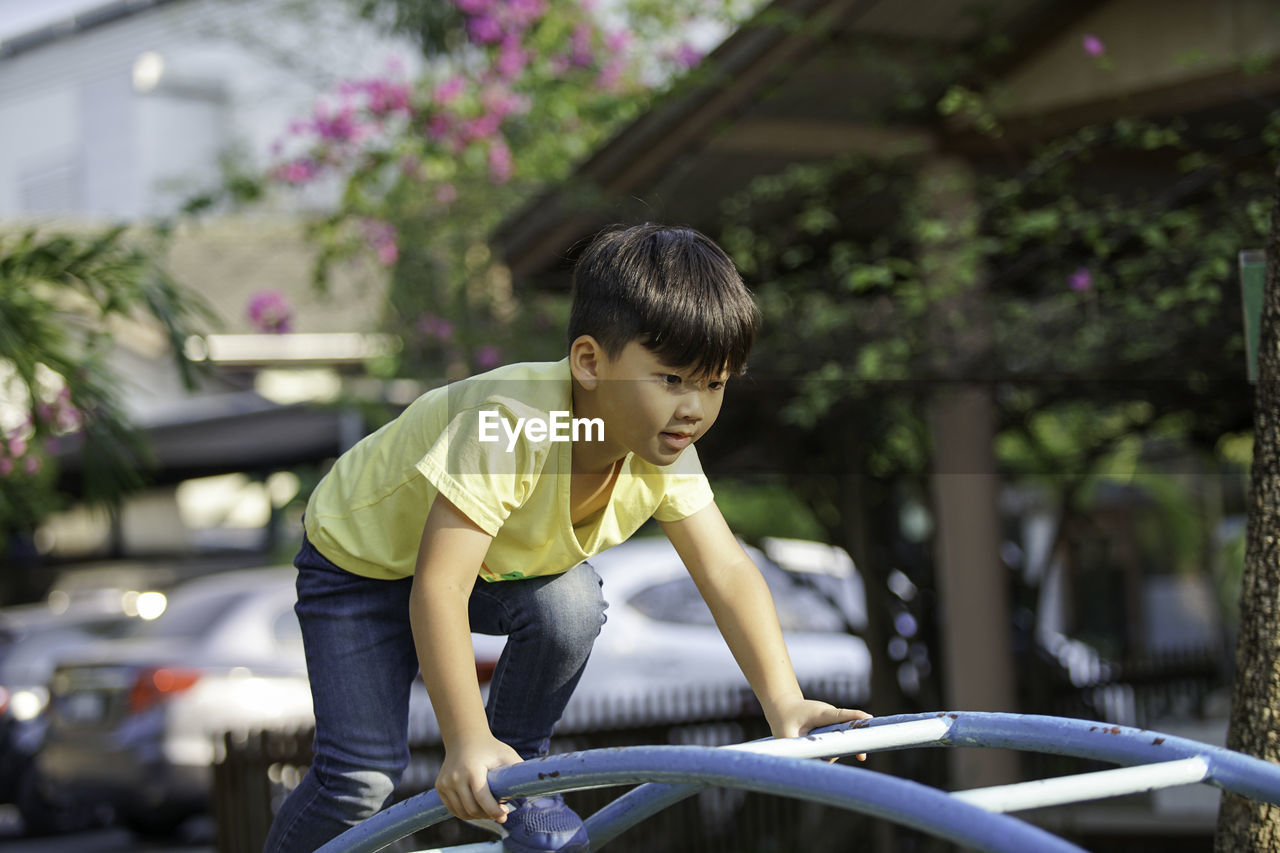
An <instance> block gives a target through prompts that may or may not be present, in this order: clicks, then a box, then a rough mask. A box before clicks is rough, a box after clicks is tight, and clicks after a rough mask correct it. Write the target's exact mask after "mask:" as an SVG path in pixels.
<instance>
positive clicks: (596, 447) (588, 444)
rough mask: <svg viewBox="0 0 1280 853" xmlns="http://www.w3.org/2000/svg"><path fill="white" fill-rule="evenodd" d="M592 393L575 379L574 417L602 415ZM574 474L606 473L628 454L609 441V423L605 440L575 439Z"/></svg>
mask: <svg viewBox="0 0 1280 853" xmlns="http://www.w3.org/2000/svg"><path fill="white" fill-rule="evenodd" d="M594 403H595V400H594V398H593V397H592V395H591V393H590V392H589V391H587V390H586V389H585V388H583V387H582V386H581V385H579V384H578V382H577V381H576V380H575V381H574V383H573V414H574V417H581V418H595V417H600V414H599V412H597V411H596V408H595V405H594ZM572 455H573V468H572V472H573V473H574V474H605V473H608V472H610V471H612V470H613V467H614V466H615V465H616V464H617V463H618V460H620V459H622V458H623V457H624V456H626V455H627V452H626V450H624V449H623V448H620V447H617V446H615V445H613V444H612V443H611V442H610V441H609V424H608V422H607V421H606V422H605V440H604V441H575V442H574V443H573V454H572Z"/></svg>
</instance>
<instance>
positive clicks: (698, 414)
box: [676, 391, 703, 423]
mask: <svg viewBox="0 0 1280 853" xmlns="http://www.w3.org/2000/svg"><path fill="white" fill-rule="evenodd" d="M702 409H703V406H702V392H700V391H690V392H689V393H688V394H685V395H683V396H682V397H681V399H680V405H679V406H677V407H676V418H677V419H678V420H682V421H691V422H693V423H697V422H698V421H700V420H702V417H703V411H702Z"/></svg>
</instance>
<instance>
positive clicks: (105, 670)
mask: <svg viewBox="0 0 1280 853" xmlns="http://www.w3.org/2000/svg"><path fill="white" fill-rule="evenodd" d="M778 542H781V544H780V545H779V544H777V543H774V544H773V545H771V546H770V550H775V551H776V552H777V553H779V554H780V555H782V557H783V559H782V560H780V561H782V562H788V569H784V568H782V567H781V566H780V565H779V563H778V562H775V561H774V560H771V559H769V557H768V556H766V555H765V554H764V553H761V552H760V551H757V550H755V549H749V553H750V554H751V557H752V559H753V560H754V561H755V562H756V565H757V566H759V567H760V569H761V571H762V572H763V573H764V576H765V578H766V580H767V582H768V583H769V585H770V588H771V589H772V590H773V591H774V595H775V600H776V601H777V605H778V613H779V618H780V620H781V622H782V625H783V628H784V630H785V631H786V632H787V644H788V648H789V649H790V650H791V654H792V657H793V661H794V663H795V667H796V673H797V676H798V677H799V679H800V681H801V684H802V686H805V687H806V688H807V689H814V688H816V689H817V690H818V691H819V692H821V693H823V694H824V696H825V697H826V698H829V699H831V700H833V701H859V700H863V699H865V697H866V695H867V693H868V691H869V684H870V656H869V654H868V653H867V649H866V646H865V644H864V643H863V642H862V640H861V639H859V638H858V637H856V636H852V635H850V634H848V633H846V631H847V630H848V628H849V625H850V621H851V617H850V614H849V613H847V612H844V609H843V608H848V609H850V610H851V611H852V621H854V622H856V621H857V620H858V618H859V617H858V614H859V612H861V614H862V618H865V603H864V602H863V601H862V598H861V594H862V593H861V585H860V581H859V580H858V578H857V575H856V572H854V571H853V567H852V563H851V562H850V561H848V557H847V555H844V552H843V551H839V549H831V548H829V547H828V546H825V545H819V544H818V543H790V544H788V543H786V542H782V541H781V540H779V541H778ZM783 552H785V554H784V553H783ZM591 562H592V564H593V566H595V567H596V568H597V570H598V571H599V572H600V574H601V576H602V578H603V579H604V592H605V597H606V599H607V600H608V601H609V602H610V608H609V611H608V614H609V619H608V623H607V624H606V625H605V627H604V630H603V631H602V632H601V636H600V638H599V639H598V640H597V643H596V648H595V651H594V652H593V654H592V657H591V661H590V663H589V664H588V667H587V670H586V672H585V673H584V675H583V679H582V682H581V683H580V685H579V687H578V690H577V691H576V693H575V696H574V699H573V702H572V703H571V704H570V707H569V709H568V710H567V711H566V715H565V717H566V719H565V722H566V724H573V722H574V721H575V720H576V721H577V723H578V724H582V725H590V724H593V723H595V722H599V721H600V715H601V714H602V713H604V714H612V715H615V716H618V717H620V718H623V717H626V716H628V715H627V714H626V713H625V711H626V708H627V707H628V704H629V703H631V704H634V703H640V704H641V705H643V706H644V707H646V708H649V709H650V710H651V711H658V712H661V711H662V710H663V708H662V707H661V702H659V704H658V705H654V703H653V701H652V700H653V699H654V697H659V698H660V697H662V696H663V695H664V694H667V695H670V694H672V693H673V691H674V692H675V693H680V692H682V691H683V692H684V693H692V694H697V695H699V696H724V697H728V701H731V702H738V701H739V698H740V696H741V695H742V692H743V691H744V690H746V688H747V685H746V681H745V679H744V678H743V676H742V674H741V672H740V670H739V669H738V667H737V664H736V663H735V662H734V660H733V658H732V655H731V654H730V653H729V650H728V648H727V647H726V646H725V643H724V640H723V639H722V638H721V637H720V634H719V632H718V631H717V629H716V627H715V624H714V622H713V621H712V618H711V613H710V611H709V610H708V609H707V607H706V605H705V604H703V603H702V600H701V598H700V597H699V596H698V594H697V590H696V589H695V588H694V586H693V582H692V580H691V579H690V578H689V575H688V573H687V572H686V571H685V569H684V566H683V564H682V563H681V562H680V559H679V557H678V556H677V555H676V553H675V550H674V549H673V548H672V547H671V545H670V544H669V543H668V542H667V540H666V539H665V538H662V539H651V540H634V541H632V542H628V543H624V544H623V545H619V546H617V547H615V548H613V549H610V550H609V551H607V552H605V553H603V554H600V555H598V556H597V557H595V558H593V559H592V561H591ZM295 578H296V572H295V570H293V569H292V568H283V569H259V570H252V571H237V572H223V573H220V574H218V575H215V576H210V577H206V578H201V579H197V580H193V581H188V582H187V583H184V584H180V585H179V586H177V587H175V588H174V589H173V590H171V591H170V594H169V601H168V606H167V607H166V609H165V611H164V613H163V614H161V615H160V616H159V618H156V619H155V620H154V621H153V622H151V623H149V624H147V625H144V626H142V627H141V628H140V629H139V630H138V631H137V632H136V636H131V637H129V638H126V639H123V640H118V641H114V642H104V643H100V644H98V645H96V646H95V647H94V649H93V651H92V653H91V654H81V655H79V656H78V657H77V658H76V659H74V660H66V661H64V662H63V663H62V664H61V665H60V666H59V667H58V668H57V670H56V671H55V673H54V677H53V680H52V682H51V694H52V701H51V704H50V713H49V731H48V735H47V737H46V739H45V745H44V748H43V749H42V750H41V752H40V754H39V755H38V757H37V767H38V769H39V771H40V779H41V781H42V782H43V784H44V785H46V786H47V788H48V789H49V791H50V792H53V791H57V792H59V793H60V794H61V795H62V796H69V797H74V798H75V799H76V800H79V801H82V802H85V803H106V804H109V805H110V806H112V807H113V808H114V809H115V810H116V813H117V815H118V816H119V817H120V818H121V819H122V820H123V822H124V823H126V824H127V825H129V826H131V827H133V828H134V829H136V830H139V831H142V832H144V833H148V834H154V833H160V832H166V831H169V830H171V829H173V828H174V827H176V826H177V825H178V824H179V823H180V822H181V821H183V820H185V819H186V818H187V817H189V816H191V815H194V814H197V813H200V812H203V811H207V809H208V808H209V803H210V797H211V791H212V765H213V764H214V762H215V760H216V759H217V757H218V753H219V748H220V744H221V737H222V734H223V733H224V732H227V731H251V730H255V729H272V728H275V729H280V728H285V729H287V728H304V727H308V726H310V725H311V724H312V723H313V718H312V714H311V697H310V691H309V688H308V684H307V678H306V664H305V659H304V655H303V650H302V642H301V632H300V630H299V628H298V622H297V617H296V616H295V614H294V612H293V604H294V602H295V589H294V580H295ZM824 579H825V581H828V582H832V583H834V591H835V592H837V593H840V594H838V595H834V596H833V595H832V594H831V592H830V591H828V592H819V591H817V590H815V589H814V588H813V584H814V583H815V582H816V583H817V584H818V586H822V582H823V581H824ZM505 643H506V638H505V637H492V636H485V635H479V634H477V635H473V646H474V651H475V658H476V672H477V675H478V677H479V679H480V681H481V684H482V689H486V688H487V686H488V681H489V677H490V676H491V675H492V673H493V669H494V666H495V665H496V663H497V660H498V656H499V655H500V654H501V651H502V649H503V647H504V646H505ZM645 703H648V704H645ZM734 710H738V706H736V705H735V708H734ZM409 719H410V740H411V741H412V742H415V743H430V742H435V741H438V740H439V729H438V726H437V725H436V721H435V718H434V715H433V714H432V712H431V707H430V701H429V699H428V698H427V694H426V689H425V688H424V687H423V685H422V682H421V681H420V680H419V681H418V682H417V683H416V684H415V686H414V689H413V691H412V692H411V696H410V714H409ZM428 784H429V782H428Z"/></svg>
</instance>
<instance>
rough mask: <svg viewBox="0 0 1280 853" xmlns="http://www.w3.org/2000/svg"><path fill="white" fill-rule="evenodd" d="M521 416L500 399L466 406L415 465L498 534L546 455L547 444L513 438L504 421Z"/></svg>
mask: <svg viewBox="0 0 1280 853" xmlns="http://www.w3.org/2000/svg"><path fill="white" fill-rule="evenodd" d="M516 420H517V416H516V415H515V414H514V413H513V412H512V411H511V410H510V409H508V408H506V407H505V406H502V405H491V406H485V407H481V408H475V409H465V410H463V411H461V412H459V413H458V414H456V415H454V416H453V419H452V420H450V421H449V424H448V426H447V427H446V428H445V430H444V432H442V433H441V434H440V437H439V438H437V439H436V442H435V444H433V445H432V446H431V449H430V450H428V451H427V453H426V455H425V456H423V457H422V459H420V460H418V463H417V466H416V467H417V469H418V471H419V472H421V473H422V475H423V476H424V477H426V478H427V480H428V482H430V483H431V485H432V486H433V487H435V489H436V491H437V492H439V493H440V494H442V495H444V496H445V497H446V498H448V499H449V500H450V501H451V502H452V503H453V504H454V505H455V506H456V507H458V509H459V510H461V511H462V513H463V514H464V515H466V516H467V518H469V519H471V520H472V521H473V522H475V523H476V525H477V526H478V527H480V528H481V529H482V530H484V532H486V533H488V534H489V535H490V536H497V535H498V530H499V529H501V527H502V525H503V523H504V522H505V521H506V520H507V516H509V515H511V513H512V512H513V511H514V510H515V509H516V508H517V507H519V506H520V505H521V504H523V503H524V501H525V500H526V499H527V498H528V496H529V493H530V492H531V491H532V489H533V485H534V483H535V481H536V480H537V473H538V471H540V470H541V467H542V462H543V461H544V460H545V444H543V443H538V442H531V441H529V440H527V439H526V438H525V437H524V435H523V433H522V434H521V435H520V436H519V437H518V438H517V439H516V440H515V441H514V443H513V442H512V441H511V440H510V438H509V433H508V430H507V429H506V428H504V426H503V424H502V422H503V421H505V422H506V423H507V424H508V426H510V427H511V428H514V427H515V424H516Z"/></svg>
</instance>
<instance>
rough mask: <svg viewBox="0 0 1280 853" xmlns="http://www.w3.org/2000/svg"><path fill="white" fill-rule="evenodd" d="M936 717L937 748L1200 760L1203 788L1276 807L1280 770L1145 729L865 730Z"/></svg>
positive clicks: (1018, 719) (1014, 718)
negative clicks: (914, 726) (919, 724)
mask: <svg viewBox="0 0 1280 853" xmlns="http://www.w3.org/2000/svg"><path fill="white" fill-rule="evenodd" d="M939 716H945V717H948V718H950V719H951V720H952V724H951V727H950V728H949V729H948V730H947V734H946V735H945V736H944V737H943V738H942V740H941V741H939V744H938V745H939V746H966V747H971V746H979V747H999V748H1003V749H1017V750H1023V751H1030V752H1045V753H1050V754H1054V755H1070V756H1074V757H1077V758H1094V759H1098V760H1101V761H1110V762H1113V763H1115V764H1124V765H1133V764H1150V763H1154V762H1157V761H1170V760H1172V759H1175V758H1194V757H1196V756H1200V757H1202V758H1204V759H1205V761H1206V762H1207V763H1208V765H1209V776H1208V778H1207V779H1205V781H1206V782H1207V783H1209V784H1212V785H1216V786H1217V787H1219V788H1222V789H1224V790H1227V791H1231V792H1232V793H1235V794H1240V795H1242V796H1245V797H1249V798H1250V799H1254V800H1261V801H1263V802H1268V803H1280V765H1276V764H1272V763H1271V762H1269V761H1263V760H1261V759H1259V758H1253V757H1252V756H1248V755H1243V754H1241V753H1238V752H1233V751H1232V750H1229V749H1224V748H1223V747H1220V746H1211V745H1209V744H1206V743H1201V742H1199V741H1195V740H1189V739H1187V738H1181V737H1175V736H1174V735H1167V734H1163V733H1161V732H1155V731H1150V730H1148V729H1135V728H1131V727H1129V726H1115V725H1111V724H1110V723H1099V722H1092V721H1089V720H1076V719H1070V718H1067V717H1045V716H1037V715H1031V714H1000V713H991V712H985V711H960V712H943V713H941V714H938V713H934V714H903V715H900V716H896V717H877V718H875V719H872V720H869V721H868V725H870V726H883V725H893V724H895V723H902V722H908V721H911V720H923V719H929V718H930V717H939Z"/></svg>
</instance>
